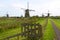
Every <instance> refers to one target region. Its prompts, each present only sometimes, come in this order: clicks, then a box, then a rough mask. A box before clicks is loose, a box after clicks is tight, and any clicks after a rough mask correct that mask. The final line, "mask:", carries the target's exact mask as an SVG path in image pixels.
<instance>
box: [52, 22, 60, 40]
mask: <svg viewBox="0 0 60 40" xmlns="http://www.w3.org/2000/svg"><path fill="white" fill-rule="evenodd" d="M51 24H52V26H53V28H54V30H55V33H56V36H57V40H60V30H58V28H57V26H56V25H55V24H54V22H53V21H51Z"/></svg>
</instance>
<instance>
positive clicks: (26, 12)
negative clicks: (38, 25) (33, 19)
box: [21, 2, 35, 17]
mask: <svg viewBox="0 0 60 40" xmlns="http://www.w3.org/2000/svg"><path fill="white" fill-rule="evenodd" d="M21 9H23V10H25V17H30V14H29V11H35V10H29V2H28V3H27V9H24V8H21Z"/></svg>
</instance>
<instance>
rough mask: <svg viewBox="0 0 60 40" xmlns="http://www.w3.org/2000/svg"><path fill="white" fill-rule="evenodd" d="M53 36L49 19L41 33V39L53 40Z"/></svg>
mask: <svg viewBox="0 0 60 40" xmlns="http://www.w3.org/2000/svg"><path fill="white" fill-rule="evenodd" d="M54 38H55V32H54V30H53V27H52V25H51V22H50V20H48V24H47V26H46V29H45V32H44V35H43V40H54Z"/></svg>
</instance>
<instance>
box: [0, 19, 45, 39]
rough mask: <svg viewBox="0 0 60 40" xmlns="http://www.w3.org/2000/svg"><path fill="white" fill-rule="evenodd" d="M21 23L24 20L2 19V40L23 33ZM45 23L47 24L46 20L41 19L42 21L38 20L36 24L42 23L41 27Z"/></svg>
mask: <svg viewBox="0 0 60 40" xmlns="http://www.w3.org/2000/svg"><path fill="white" fill-rule="evenodd" d="M21 22H22V20H20V19H15V18H10V19H8V18H7V19H1V20H0V39H3V38H6V37H8V36H12V35H15V34H18V33H21V28H20V25H21ZM44 22H45V20H44V18H41V19H38V21H37V22H36V23H40V24H41V25H43V24H44ZM12 25H13V26H12ZM11 27H12V28H11ZM14 40H15V38H14Z"/></svg>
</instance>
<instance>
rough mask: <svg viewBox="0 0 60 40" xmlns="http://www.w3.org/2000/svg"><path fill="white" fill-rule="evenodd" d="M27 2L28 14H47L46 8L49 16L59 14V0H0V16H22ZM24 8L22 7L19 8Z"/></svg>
mask: <svg viewBox="0 0 60 40" xmlns="http://www.w3.org/2000/svg"><path fill="white" fill-rule="evenodd" d="M27 2H29V9H30V10H35V11H30V16H35V15H38V16H41V15H42V14H44V15H47V13H48V10H49V13H50V15H51V16H59V15H60V0H0V16H6V14H9V16H19V17H20V16H22V15H23V16H24V15H25V11H24V10H25V9H27ZM21 8H24V9H21Z"/></svg>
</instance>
